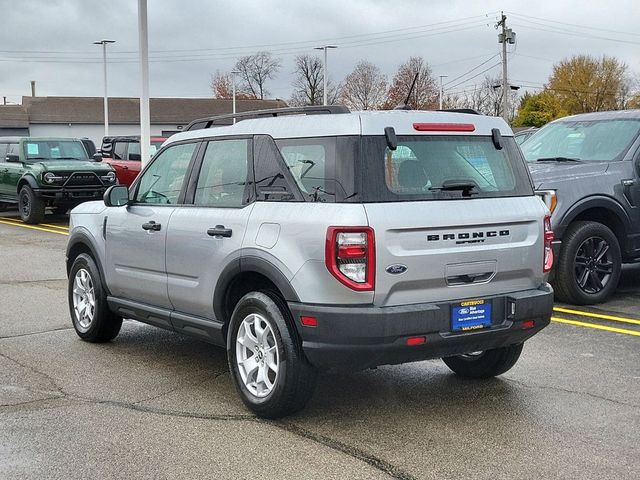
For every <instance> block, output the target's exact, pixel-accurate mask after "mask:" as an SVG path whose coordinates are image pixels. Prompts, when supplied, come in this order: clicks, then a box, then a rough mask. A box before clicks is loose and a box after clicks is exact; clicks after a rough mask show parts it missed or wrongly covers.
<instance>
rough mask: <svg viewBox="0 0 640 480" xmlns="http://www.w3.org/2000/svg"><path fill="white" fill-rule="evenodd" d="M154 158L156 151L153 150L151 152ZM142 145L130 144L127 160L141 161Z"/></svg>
mask: <svg viewBox="0 0 640 480" xmlns="http://www.w3.org/2000/svg"><path fill="white" fill-rule="evenodd" d="M150 153H151V154H152V156H153V154H154V153H155V151H154V150H153V149H152V150H151V152H150ZM140 158H141V157H140V144H139V143H138V142H130V143H129V150H128V151H127V160H133V161H137V162H139V161H140Z"/></svg>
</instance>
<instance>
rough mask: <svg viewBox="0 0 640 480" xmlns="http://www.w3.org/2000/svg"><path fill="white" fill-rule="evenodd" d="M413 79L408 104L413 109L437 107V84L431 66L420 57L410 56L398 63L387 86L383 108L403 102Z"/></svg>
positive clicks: (392, 106) (389, 107)
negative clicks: (387, 90)
mask: <svg viewBox="0 0 640 480" xmlns="http://www.w3.org/2000/svg"><path fill="white" fill-rule="evenodd" d="M416 74H417V75H418V77H417V79H416ZM414 79H415V80H416V83H415V85H414V87H413V91H412V92H411V97H410V98H409V101H408V105H409V106H410V107H411V108H412V109H414V110H427V109H433V108H437V105H438V86H437V84H436V81H435V79H434V78H433V74H432V72H431V67H430V66H429V64H428V63H427V62H426V61H425V60H424V58H422V57H411V58H409V60H407V61H406V62H405V63H403V64H402V65H400V67H399V68H398V71H397V72H396V74H395V76H394V77H393V81H392V82H391V86H390V87H389V92H388V93H387V100H386V102H385V105H384V106H385V108H388V109H392V108H394V107H396V106H398V105H401V104H404V102H405V100H406V99H407V95H408V94H409V90H410V89H411V85H412V84H413V80H414Z"/></svg>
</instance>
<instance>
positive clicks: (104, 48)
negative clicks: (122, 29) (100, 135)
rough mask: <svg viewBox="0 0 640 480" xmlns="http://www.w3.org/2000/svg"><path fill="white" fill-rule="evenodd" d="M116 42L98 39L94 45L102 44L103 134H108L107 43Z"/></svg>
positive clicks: (106, 135)
mask: <svg viewBox="0 0 640 480" xmlns="http://www.w3.org/2000/svg"><path fill="white" fill-rule="evenodd" d="M109 43H116V41H115V40H98V41H96V42H93V44H94V45H102V67H103V74H104V136H105V137H108V136H109V100H108V99H109V97H108V94H107V44H109Z"/></svg>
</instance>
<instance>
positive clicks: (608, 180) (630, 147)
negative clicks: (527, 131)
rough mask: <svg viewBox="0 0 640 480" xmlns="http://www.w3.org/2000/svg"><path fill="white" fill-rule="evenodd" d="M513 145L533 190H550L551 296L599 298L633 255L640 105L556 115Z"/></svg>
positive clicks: (639, 212) (639, 192) (639, 186)
mask: <svg viewBox="0 0 640 480" xmlns="http://www.w3.org/2000/svg"><path fill="white" fill-rule="evenodd" d="M521 148H522V151H523V153H524V155H525V157H526V159H527V161H528V162H529V169H530V170H531V173H532V176H533V180H534V185H535V187H536V189H538V190H541V189H544V190H550V191H551V192H552V194H551V195H550V196H549V199H550V202H549V206H550V208H551V210H552V213H553V214H552V217H551V225H552V228H553V230H554V233H555V238H556V240H555V242H554V251H555V253H556V258H557V260H556V262H555V272H554V277H553V284H554V287H555V293H556V296H557V297H558V298H559V299H560V300H562V301H565V302H568V303H573V304H578V305H584V304H594V303H600V302H604V301H605V300H606V299H607V298H609V297H610V296H611V294H612V293H613V292H614V291H615V289H616V286H617V284H618V280H619V278H620V272H621V269H622V264H623V263H627V262H634V261H637V260H638V259H640V110H626V111H618V112H599V113H587V114H582V115H574V116H571V117H566V118H562V119H560V120H556V121H554V122H551V123H549V124H548V125H546V126H545V127H544V128H542V129H540V130H539V131H537V132H536V133H535V134H534V135H533V136H531V137H530V138H529V139H528V140H526V141H525V142H524V143H523V144H522V146H521ZM554 194H555V196H554Z"/></svg>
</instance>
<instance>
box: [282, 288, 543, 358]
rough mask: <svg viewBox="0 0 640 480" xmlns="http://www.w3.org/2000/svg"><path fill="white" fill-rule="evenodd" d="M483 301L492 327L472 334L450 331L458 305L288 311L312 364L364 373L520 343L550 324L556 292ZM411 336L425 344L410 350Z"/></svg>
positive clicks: (295, 307)
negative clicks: (311, 321)
mask: <svg viewBox="0 0 640 480" xmlns="http://www.w3.org/2000/svg"><path fill="white" fill-rule="evenodd" d="M485 300H490V301H491V303H492V310H493V323H492V325H491V326H490V327H488V328H485V329H483V330H474V331H469V332H451V328H450V322H451V307H452V306H453V305H454V304H455V303H456V302H446V303H437V304H436V303H423V304H416V305H405V306H397V307H383V308H380V307H372V306H366V307H364V306H353V307H351V306H341V307H333V306H325V305H309V304H302V303H295V302H290V303H289V308H290V309H291V312H292V314H293V317H294V319H295V323H296V327H297V329H298V332H299V334H300V337H301V338H302V346H303V349H304V352H305V354H306V356H307V358H308V359H309V361H310V362H311V363H312V364H313V365H314V366H316V367H318V368H320V369H323V370H362V369H365V368H370V367H374V366H377V365H386V364H398V363H406V362H413V361H418V360H426V359H430V358H441V357H447V356H451V355H460V354H464V353H469V352H475V351H479V350H489V349H492V348H499V347H504V346H508V345H513V344H518V343H522V342H524V341H525V340H527V339H529V338H530V337H532V336H533V335H535V334H536V333H537V332H539V331H540V330H542V329H543V328H544V327H546V326H547V325H548V324H549V321H550V319H551V312H552V308H553V289H552V288H551V286H550V285H549V284H544V285H542V286H541V287H540V288H538V289H534V290H525V291H521V292H514V293H510V294H507V295H501V296H496V297H487V298H485ZM512 311H513V312H515V313H513V314H512V313H511V312H512ZM301 316H313V317H316V319H317V321H318V325H317V326H316V327H305V326H302V324H301V323H300V317H301ZM525 320H533V321H534V326H533V327H532V328H527V329H524V328H523V321H525ZM412 336H424V337H425V338H426V342H425V343H424V344H423V345H415V346H407V345H406V340H407V338H408V337H412Z"/></svg>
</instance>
